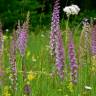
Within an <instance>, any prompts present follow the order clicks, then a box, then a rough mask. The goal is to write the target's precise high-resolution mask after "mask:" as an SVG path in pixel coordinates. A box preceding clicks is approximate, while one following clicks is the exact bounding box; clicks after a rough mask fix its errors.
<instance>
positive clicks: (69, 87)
mask: <svg viewBox="0 0 96 96" xmlns="http://www.w3.org/2000/svg"><path fill="white" fill-rule="evenodd" d="M68 89H69V90H70V92H73V83H72V82H70V83H69V85H68Z"/></svg>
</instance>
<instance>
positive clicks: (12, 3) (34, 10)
mask: <svg viewBox="0 0 96 96" xmlns="http://www.w3.org/2000/svg"><path fill="white" fill-rule="evenodd" d="M44 4H45V2H44V3H43V2H40V1H37V0H7V1H6V0H0V13H1V14H0V19H1V21H2V23H3V25H4V29H6V28H8V29H9V28H10V29H12V28H13V27H14V26H15V25H16V23H17V21H18V19H19V20H21V23H22V22H23V21H24V19H25V17H26V14H27V12H28V11H30V14H31V15H30V25H31V26H32V27H31V26H30V27H31V28H32V29H34V27H36V26H37V25H40V24H46V25H47V24H48V23H49V16H50V15H48V14H49V13H47V14H45V12H44V8H45V6H44ZM46 20H47V21H48V22H45V21H46Z"/></svg>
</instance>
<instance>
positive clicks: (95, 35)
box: [91, 19, 96, 56]
mask: <svg viewBox="0 0 96 96" xmlns="http://www.w3.org/2000/svg"><path fill="white" fill-rule="evenodd" d="M91 37H92V40H91V41H92V42H91V48H92V55H95V56H96V19H94V22H93V28H92V35H91Z"/></svg>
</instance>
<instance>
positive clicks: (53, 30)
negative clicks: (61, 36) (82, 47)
mask: <svg viewBox="0 0 96 96" xmlns="http://www.w3.org/2000/svg"><path fill="white" fill-rule="evenodd" d="M59 1H60V0H55V4H54V8H53V14H52V22H51V34H50V49H51V55H55V48H56V35H57V31H58V29H59V19H60V16H59V11H60V10H59V8H60V6H59Z"/></svg>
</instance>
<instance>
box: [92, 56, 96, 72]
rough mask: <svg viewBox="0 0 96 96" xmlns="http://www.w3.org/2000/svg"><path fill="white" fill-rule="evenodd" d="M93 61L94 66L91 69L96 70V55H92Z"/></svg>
mask: <svg viewBox="0 0 96 96" xmlns="http://www.w3.org/2000/svg"><path fill="white" fill-rule="evenodd" d="M91 61H92V67H91V71H93V72H96V70H95V69H96V56H92V58H91Z"/></svg>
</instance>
